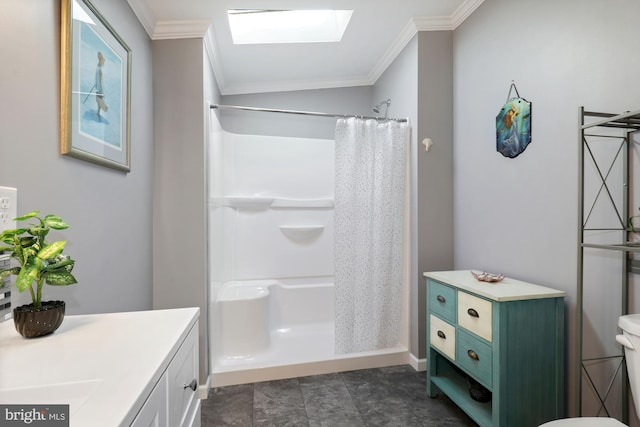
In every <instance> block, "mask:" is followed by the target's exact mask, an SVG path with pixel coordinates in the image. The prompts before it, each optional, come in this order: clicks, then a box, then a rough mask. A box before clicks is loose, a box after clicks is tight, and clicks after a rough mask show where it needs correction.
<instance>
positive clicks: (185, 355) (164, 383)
mask: <svg viewBox="0 0 640 427" xmlns="http://www.w3.org/2000/svg"><path fill="white" fill-rule="evenodd" d="M197 381H198V324H197V323H196V324H195V325H194V326H193V327H192V328H191V331H190V332H189V335H187V338H186V339H185V340H184V342H183V343H182V345H181V346H180V348H179V349H178V351H177V352H176V354H175V356H173V358H172V360H171V363H169V366H168V368H167V370H166V371H165V372H164V373H163V374H162V376H161V377H160V380H158V383H157V384H156V386H155V387H154V389H153V391H152V392H151V394H150V395H149V397H148V398H147V401H146V402H145V404H144V406H143V407H142V409H141V410H140V412H139V413H138V415H137V416H136V419H135V420H134V421H133V423H132V424H131V426H132V427H151V426H153V427H161V426H180V427H199V426H200V401H199V399H198V396H197V386H198V383H197Z"/></svg>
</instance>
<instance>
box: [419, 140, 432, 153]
mask: <svg viewBox="0 0 640 427" xmlns="http://www.w3.org/2000/svg"><path fill="white" fill-rule="evenodd" d="M422 145H424V151H429V149H430V148H431V146H432V145H433V141H432V140H431V138H425V139H423V140H422Z"/></svg>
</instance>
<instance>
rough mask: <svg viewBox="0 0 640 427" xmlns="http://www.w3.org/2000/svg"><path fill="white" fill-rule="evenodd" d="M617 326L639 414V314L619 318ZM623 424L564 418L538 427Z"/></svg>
mask: <svg viewBox="0 0 640 427" xmlns="http://www.w3.org/2000/svg"><path fill="white" fill-rule="evenodd" d="M618 326H619V327H620V329H622V334H621V335H616V341H617V342H618V343H619V344H622V345H623V346H624V353H625V356H626V359H627V372H628V375H629V384H631V395H632V397H633V403H634V405H635V407H636V412H640V314H628V315H626V316H620V318H619V319H618ZM623 426H625V424H623V423H621V422H620V421H618V420H616V419H614V418H603V417H599V418H596V417H584V418H565V419H563V420H555V421H549V422H548V423H544V424H542V425H541V426H540V427H623Z"/></svg>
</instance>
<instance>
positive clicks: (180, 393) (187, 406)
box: [167, 323, 200, 426]
mask: <svg viewBox="0 0 640 427" xmlns="http://www.w3.org/2000/svg"><path fill="white" fill-rule="evenodd" d="M197 325H198V324H197V323H196V325H195V326H194V327H192V328H191V331H189V334H188V335H187V338H185V340H184V342H183V343H182V346H180V348H179V349H178V351H177V353H176V355H175V357H174V358H173V360H172V361H171V363H170V364H169V367H168V368H167V376H168V381H169V395H168V407H169V425H170V426H183V425H187V424H185V423H188V422H189V421H190V419H191V418H192V416H191V415H192V414H191V413H192V412H193V411H197V410H198V405H199V403H200V401H199V400H198V396H197V394H196V393H197V390H198V388H197V387H198V326H197ZM194 380H195V385H194V387H195V390H193V389H192V388H191V387H190V385H191V384H192V382H193V381H194Z"/></svg>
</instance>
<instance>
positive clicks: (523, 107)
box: [496, 82, 531, 158]
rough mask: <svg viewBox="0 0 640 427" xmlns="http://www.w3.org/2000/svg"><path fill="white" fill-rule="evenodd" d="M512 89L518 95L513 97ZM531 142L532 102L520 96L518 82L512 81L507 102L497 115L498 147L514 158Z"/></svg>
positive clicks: (506, 155)
mask: <svg viewBox="0 0 640 427" xmlns="http://www.w3.org/2000/svg"><path fill="white" fill-rule="evenodd" d="M511 90H515V92H516V97H513V98H511ZM530 143H531V103H530V102H529V101H527V100H526V99H524V98H520V94H519V93H518V89H517V88H516V84H515V83H514V82H511V86H510V87H509V93H508V94H507V102H506V103H505V104H504V105H503V106H502V109H501V110H500V112H499V113H498V115H497V116H496V149H497V150H498V152H500V153H501V154H502V155H503V156H505V157H509V158H514V157H517V156H518V155H519V154H520V153H522V152H523V151H524V150H525V149H526V148H527V146H528V145H529V144H530Z"/></svg>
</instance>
